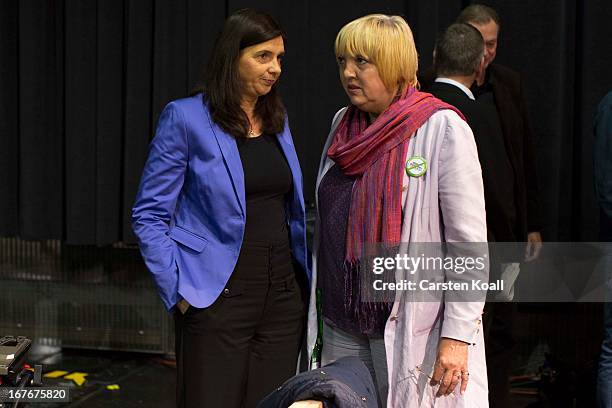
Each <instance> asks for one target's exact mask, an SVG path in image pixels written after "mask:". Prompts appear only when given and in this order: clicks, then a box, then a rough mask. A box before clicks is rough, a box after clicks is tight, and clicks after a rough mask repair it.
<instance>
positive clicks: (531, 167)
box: [518, 78, 542, 239]
mask: <svg viewBox="0 0 612 408" xmlns="http://www.w3.org/2000/svg"><path fill="white" fill-rule="evenodd" d="M518 92H519V96H518V102H519V104H520V111H521V116H522V123H523V171H524V174H525V194H526V196H527V197H526V198H527V232H536V231H540V230H541V229H542V213H541V209H540V187H539V178H538V168H537V161H536V153H535V150H536V149H535V140H534V137H533V128H532V127H531V121H530V120H529V113H528V112H527V103H526V102H525V101H526V99H525V92H524V86H523V81H522V78H521V79H520V80H519V85H518ZM522 239H527V237H522Z"/></svg>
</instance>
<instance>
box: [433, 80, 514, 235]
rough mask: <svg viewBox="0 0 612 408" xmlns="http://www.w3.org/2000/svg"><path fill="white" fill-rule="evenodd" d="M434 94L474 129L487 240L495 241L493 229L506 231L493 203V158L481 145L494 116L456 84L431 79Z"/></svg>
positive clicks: (498, 211)
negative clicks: (485, 210) (485, 217)
mask: <svg viewBox="0 0 612 408" xmlns="http://www.w3.org/2000/svg"><path fill="white" fill-rule="evenodd" d="M428 91H429V92H430V93H431V94H432V95H433V96H435V97H436V98H438V99H441V100H442V101H444V102H446V103H448V104H451V105H453V106H454V107H456V108H457V109H459V110H460V111H461V113H463V116H465V119H466V121H467V123H468V125H470V128H472V132H474V139H475V140H476V146H477V147H478V156H479V158H480V166H481V167H482V179H483V184H484V192H485V204H486V209H487V239H488V241H489V242H493V241H498V240H499V239H498V238H497V236H498V234H496V231H500V230H504V229H505V230H507V228H508V227H507V226H503V225H499V224H500V223H501V222H503V221H504V220H502V219H501V217H500V213H501V212H500V206H499V205H496V200H497V199H498V197H496V196H495V194H494V193H495V191H496V189H498V188H499V185H498V183H496V177H495V175H494V174H492V171H491V166H489V164H490V162H491V160H492V159H494V158H491V157H486V153H487V152H486V151H484V152H483V144H484V146H486V142H487V140H485V139H484V138H489V137H491V132H492V130H491V126H490V124H491V121H492V120H494V118H488V117H486V113H485V112H483V110H482V109H480V106H479V105H478V104H477V103H476V102H474V101H473V100H471V99H470V98H469V97H468V96H467V95H466V94H465V92H463V91H462V90H461V89H460V88H459V87H457V86H455V85H451V84H447V83H442V82H434V83H432V84H431V86H430V87H429V90H428Z"/></svg>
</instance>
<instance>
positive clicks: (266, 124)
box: [196, 9, 285, 137]
mask: <svg viewBox="0 0 612 408" xmlns="http://www.w3.org/2000/svg"><path fill="white" fill-rule="evenodd" d="M278 36H281V37H282V38H283V41H284V40H285V33H284V32H283V31H282V29H281V28H280V26H279V24H278V23H277V22H276V21H275V20H274V19H273V18H272V17H271V16H270V15H268V14H264V13H260V12H257V11H254V10H250V9H242V10H239V11H237V12H235V13H233V14H232V15H231V16H229V17H228V19H227V20H226V21H225V24H224V26H223V29H222V30H221V33H219V35H218V36H217V39H216V41H215V45H214V47H213V50H212V54H211V56H210V58H209V60H208V64H207V66H206V71H205V72H204V78H203V81H202V84H201V86H200V87H198V88H196V92H203V93H204V98H205V102H206V104H207V105H208V109H209V111H210V113H211V116H212V119H213V120H214V121H215V122H216V123H217V124H218V125H219V126H220V127H221V128H222V129H223V130H225V131H226V132H228V133H229V134H231V135H233V136H234V137H246V136H247V135H248V133H249V119H248V117H247V115H246V113H245V112H244V111H243V110H242V108H241V107H240V101H241V96H242V84H241V79H240V76H239V73H238V59H239V57H240V50H242V49H244V48H246V47H250V46H252V45H255V44H260V43H262V42H266V41H268V40H271V39H273V38H276V37H278ZM277 84H278V81H277V82H276V83H275V84H274V85H273V86H272V89H271V90H270V92H268V93H267V94H266V95H264V96H260V97H259V98H258V99H257V104H256V105H255V115H257V117H259V118H260V119H261V121H262V131H263V132H264V133H268V134H276V133H280V132H282V131H283V128H284V125H285V107H284V105H283V102H282V100H281V98H280V96H279V94H278V90H277Z"/></svg>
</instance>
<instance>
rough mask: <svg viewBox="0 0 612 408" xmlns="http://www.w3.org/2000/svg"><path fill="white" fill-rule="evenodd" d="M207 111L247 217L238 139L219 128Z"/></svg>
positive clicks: (235, 190) (239, 201)
mask: <svg viewBox="0 0 612 408" xmlns="http://www.w3.org/2000/svg"><path fill="white" fill-rule="evenodd" d="M205 111H206V116H207V117H208V121H209V123H210V127H211V129H212V131H213V134H214V135H215V138H216V139H217V144H218V145H219V149H221V154H222V155H223V160H225V164H226V165H227V170H228V172H229V174H230V177H231V179H232V184H233V186H232V187H233V189H234V193H235V194H236V198H237V199H238V203H239V204H240V210H241V211H242V215H245V211H246V198H245V192H244V191H245V190H244V171H243V169H242V162H241V161H240V153H239V152H238V146H237V145H236V139H235V138H234V137H233V136H232V135H229V134H227V133H226V132H225V131H223V129H221V128H220V127H219V126H217V124H216V123H215V122H214V121H213V120H212V118H211V117H210V114H209V112H208V109H205Z"/></svg>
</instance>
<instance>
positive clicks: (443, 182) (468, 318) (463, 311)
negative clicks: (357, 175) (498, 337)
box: [438, 112, 489, 343]
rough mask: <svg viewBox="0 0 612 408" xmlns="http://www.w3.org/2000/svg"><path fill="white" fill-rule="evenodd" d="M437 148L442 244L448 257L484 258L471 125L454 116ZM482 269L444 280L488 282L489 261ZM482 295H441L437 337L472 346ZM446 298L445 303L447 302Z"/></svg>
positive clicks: (482, 214) (482, 219) (482, 203)
mask: <svg viewBox="0 0 612 408" xmlns="http://www.w3.org/2000/svg"><path fill="white" fill-rule="evenodd" d="M448 118H449V120H448V125H447V127H446V131H445V134H444V139H443V141H442V145H441V147H440V155H439V163H438V169H439V174H438V197H439V200H440V211H441V215H442V222H443V233H444V240H445V241H446V243H447V249H448V250H449V252H451V251H456V252H458V253H455V254H451V253H449V254H448V255H451V256H471V257H474V258H475V257H484V259H485V260H488V255H487V252H488V248H487V243H486V241H487V224H486V212H485V201H484V187H483V182H482V172H481V168H480V162H479V160H478V152H477V149H476V142H475V140H474V135H473V133H472V130H471V129H470V127H469V126H468V125H467V123H465V121H463V120H461V118H459V116H458V115H457V114H455V113H454V112H453V113H452V114H450V115H449V116H448ZM485 263H486V266H485V268H484V270H474V271H472V272H464V273H463V274H461V275H458V274H457V273H455V272H447V275H448V274H449V273H452V274H453V276H452V277H450V276H447V279H451V278H452V280H453V281H455V282H457V281H462V282H467V283H468V285H469V287H470V289H471V282H472V280H473V279H479V280H481V281H482V282H488V270H489V269H488V261H486V262H485ZM485 298H486V291H484V292H475V291H472V290H469V291H467V292H465V291H463V292H453V293H450V294H448V293H447V294H446V295H445V301H444V320H443V323H442V337H448V338H452V339H456V340H460V341H464V342H466V343H473V342H474V339H475V336H476V334H477V333H478V330H480V328H481V315H482V311H483V308H484V300H485ZM449 299H450V300H449Z"/></svg>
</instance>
